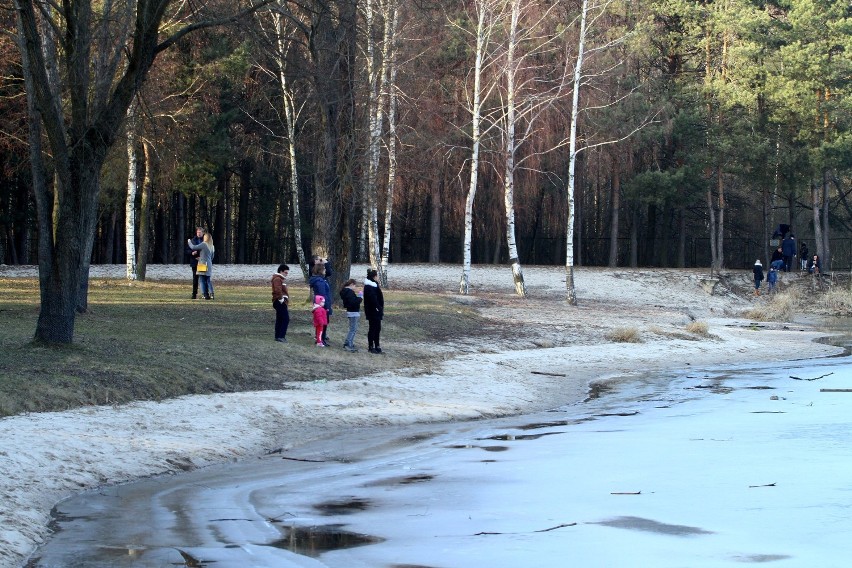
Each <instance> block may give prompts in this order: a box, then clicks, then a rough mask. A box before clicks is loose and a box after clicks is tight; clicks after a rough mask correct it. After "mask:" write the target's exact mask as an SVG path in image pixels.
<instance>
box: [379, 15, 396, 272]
mask: <svg viewBox="0 0 852 568" xmlns="http://www.w3.org/2000/svg"><path fill="white" fill-rule="evenodd" d="M397 18H398V10H397V6H396V1H395V0H390V1H389V2H388V4H387V9H386V10H385V22H386V23H387V22H389V24H388V27H387V31H386V32H385V42H386V50H385V57H384V60H385V62H386V63H385V64H386V66H387V67H388V69H389V70H388V74H387V77H388V79H387V82H386V85H385V87H384V91H385V92H386V93H387V96H388V97H389V102H388V142H387V146H388V189H387V202H386V203H385V234H384V238H383V239H382V258H381V266H380V268H379V275H380V276H381V279H382V280H381V282H382V287H384V288H387V285H388V258H389V257H390V240H391V227H392V221H393V194H394V188H395V186H396V168H397V159H396V110H397V92H396V73H397V64H396V53H397V40H396V26H397Z"/></svg>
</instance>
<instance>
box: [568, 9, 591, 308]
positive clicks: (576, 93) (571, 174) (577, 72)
mask: <svg viewBox="0 0 852 568" xmlns="http://www.w3.org/2000/svg"><path fill="white" fill-rule="evenodd" d="M588 12H589V0H583V3H582V6H581V8H580V35H579V42H578V46H577V59H576V61H575V62H574V88H573V93H572V95H571V129H570V134H569V142H568V143H569V155H568V225H567V237H566V238H567V241H566V243H565V249H566V250H565V288H566V299H567V301H568V303H569V304H570V305H572V306H576V305H577V290H576V288H575V287H574V183H575V168H576V163H577V119H578V115H579V107H580V86H581V85H582V79H583V73H582V70H583V57H584V55H585V47H586V16H587V15H588Z"/></svg>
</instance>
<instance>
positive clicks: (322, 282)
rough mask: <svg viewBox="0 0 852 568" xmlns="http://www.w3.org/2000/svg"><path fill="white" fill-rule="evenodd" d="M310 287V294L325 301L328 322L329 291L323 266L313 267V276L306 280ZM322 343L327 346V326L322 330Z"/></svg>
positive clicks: (329, 317)
mask: <svg viewBox="0 0 852 568" xmlns="http://www.w3.org/2000/svg"><path fill="white" fill-rule="evenodd" d="M308 284H310V286H311V294H312V295H313V296H315V297H316V296H322V297H323V299H324V300H325V309H326V311H327V312H328V320H329V322H330V321H331V311H332V310H331V289H330V288H329V285H328V280H326V279H325V266H323V265H322V264H317V265H315V266H314V270H313V275H312V276H311V279H310V280H308ZM322 342H323V344H324V345H326V346H328V324H326V325H325V326H323V329H322Z"/></svg>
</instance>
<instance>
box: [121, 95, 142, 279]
mask: <svg viewBox="0 0 852 568" xmlns="http://www.w3.org/2000/svg"><path fill="white" fill-rule="evenodd" d="M137 128H138V123H137V121H136V104H135V103H134V104H131V105H130V108H128V109H127V201H126V202H125V207H124V241H125V251H126V254H127V258H126V265H127V270H126V276H127V279H128V280H130V281H131V282H132V281H133V280H136V277H137V273H136V195H137V194H138V193H139V158H138V155H137V153H136V145H137V142H138V141H139V134H138V132H137V130H136V129H137Z"/></svg>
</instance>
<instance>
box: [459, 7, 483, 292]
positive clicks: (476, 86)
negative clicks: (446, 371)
mask: <svg viewBox="0 0 852 568" xmlns="http://www.w3.org/2000/svg"><path fill="white" fill-rule="evenodd" d="M486 12H487V10H486V8H485V6H483V5H482V4H480V5H479V17H478V19H477V20H478V21H477V25H476V63H475V65H474V71H473V73H474V77H473V106H472V108H471V127H472V128H471V130H472V132H471V141H472V144H471V150H470V182H469V185H468V190H467V199H466V200H465V204H464V242H463V244H462V246H463V254H464V261H463V262H464V264H463V266H462V276H461V281H460V282H459V294H469V293H470V269H471V254H470V245H471V240H472V237H473V199H474V197H476V186H477V176H478V173H479V145H480V143H481V133H480V120H481V116H480V113H481V110H482V109H481V105H482V102H481V100H480V97H481V92H480V91H481V88H482V64H483V59H484V56H485V47H486V43H487V39H486V33H485V19H486Z"/></svg>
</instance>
